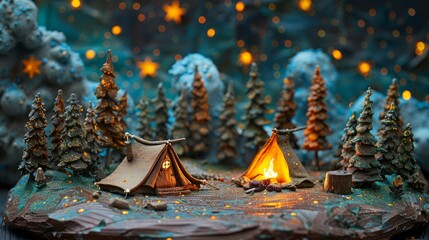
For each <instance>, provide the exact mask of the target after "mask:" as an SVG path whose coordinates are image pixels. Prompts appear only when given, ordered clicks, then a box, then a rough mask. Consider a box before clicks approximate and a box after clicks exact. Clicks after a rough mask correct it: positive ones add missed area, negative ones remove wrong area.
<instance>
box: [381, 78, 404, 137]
mask: <svg viewBox="0 0 429 240" xmlns="http://www.w3.org/2000/svg"><path fill="white" fill-rule="evenodd" d="M392 102H393V104H395V108H396V114H397V116H396V124H397V125H398V127H397V133H398V135H399V136H401V135H402V126H403V121H402V116H401V109H400V105H399V104H400V102H399V84H398V81H397V80H396V79H395V78H394V79H393V80H392V84H390V86H389V89H388V90H387V96H386V99H385V100H384V109H383V111H382V112H381V113H380V116H379V120H380V121H383V119H384V117H385V115H386V114H387V112H388V111H389V109H390V104H391V103H392ZM382 128H383V126H382V127H381V128H380V129H379V134H380V131H381V129H382Z"/></svg>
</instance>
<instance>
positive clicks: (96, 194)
mask: <svg viewBox="0 0 429 240" xmlns="http://www.w3.org/2000/svg"><path fill="white" fill-rule="evenodd" d="M100 193H101V192H99V191H96V192H93V193H92V198H94V199H99V198H100Z"/></svg>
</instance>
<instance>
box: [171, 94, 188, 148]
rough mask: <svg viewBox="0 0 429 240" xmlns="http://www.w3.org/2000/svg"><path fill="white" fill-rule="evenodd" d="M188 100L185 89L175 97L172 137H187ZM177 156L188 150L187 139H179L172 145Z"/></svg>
mask: <svg viewBox="0 0 429 240" xmlns="http://www.w3.org/2000/svg"><path fill="white" fill-rule="evenodd" d="M188 116H189V111H188V101H187V97H186V89H183V90H182V92H181V94H180V96H179V98H178V99H177V105H176V108H175V109H174V117H175V118H176V120H175V122H174V124H173V128H172V130H171V136H172V138H174V139H175V138H188V137H189V124H188ZM174 149H175V150H176V152H177V154H178V155H179V156H184V155H185V154H186V153H188V152H189V146H188V143H187V141H181V142H178V143H176V144H175V145H174Z"/></svg>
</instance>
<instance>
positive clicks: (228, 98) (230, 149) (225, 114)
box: [216, 82, 238, 164]
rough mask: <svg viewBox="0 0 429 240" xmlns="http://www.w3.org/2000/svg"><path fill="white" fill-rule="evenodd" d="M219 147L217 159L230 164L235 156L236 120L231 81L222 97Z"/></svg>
mask: <svg viewBox="0 0 429 240" xmlns="http://www.w3.org/2000/svg"><path fill="white" fill-rule="evenodd" d="M219 120H220V125H219V129H218V131H219V142H218V144H219V147H218V151H217V155H216V157H217V159H218V160H219V161H220V162H223V163H228V164H232V161H233V160H234V159H235V158H236V157H237V139H238V131H237V128H236V127H237V120H236V119H235V98H234V86H233V85H232V82H231V83H230V84H229V86H228V90H227V92H226V94H225V96H224V98H223V109H222V113H221V115H220V116H219Z"/></svg>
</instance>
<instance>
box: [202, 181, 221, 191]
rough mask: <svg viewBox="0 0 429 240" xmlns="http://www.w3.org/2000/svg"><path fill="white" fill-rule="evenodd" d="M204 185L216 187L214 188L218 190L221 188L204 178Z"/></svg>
mask: <svg viewBox="0 0 429 240" xmlns="http://www.w3.org/2000/svg"><path fill="white" fill-rule="evenodd" d="M203 182H204V183H203V185H206V184H207V185H209V186H210V187H212V188H214V189H216V190H220V189H219V188H218V187H216V186H215V185H212V184H211V183H209V182H207V181H206V180H203Z"/></svg>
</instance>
